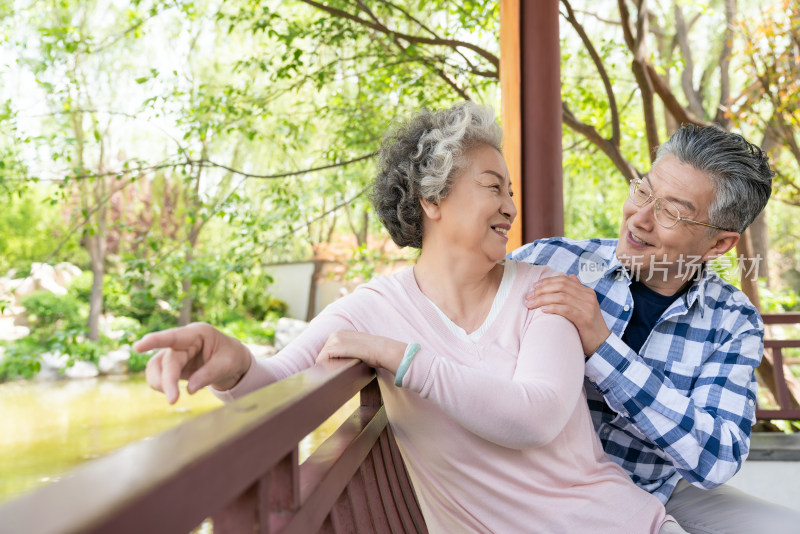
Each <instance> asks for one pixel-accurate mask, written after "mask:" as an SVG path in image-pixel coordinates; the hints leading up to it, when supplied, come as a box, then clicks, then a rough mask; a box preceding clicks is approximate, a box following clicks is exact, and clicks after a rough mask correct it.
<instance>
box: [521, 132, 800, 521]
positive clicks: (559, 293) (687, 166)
mask: <svg viewBox="0 0 800 534" xmlns="http://www.w3.org/2000/svg"><path fill="white" fill-rule="evenodd" d="M767 160H768V158H767V157H766V155H765V154H764V153H763V152H762V151H761V149H759V148H758V147H756V146H754V145H752V144H750V143H748V142H747V141H745V140H744V139H743V138H742V137H741V136H738V135H735V134H731V133H729V132H726V131H724V130H721V129H719V128H716V127H712V126H708V127H697V126H691V125H690V126H683V127H682V128H680V129H679V130H678V131H677V132H676V133H675V134H674V135H673V136H672V137H671V138H670V139H669V141H667V142H666V143H665V144H664V145H662V146H661V147H660V148H659V150H658V154H657V158H656V161H655V163H654V164H653V166H652V168H651V170H650V172H649V173H648V174H647V175H646V176H645V177H644V178H642V179H640V180H634V181H633V182H632V183H631V184H630V191H629V197H628V199H627V200H626V202H625V204H624V206H623V209H622V228H621V229H620V237H619V239H591V240H587V241H573V240H570V239H565V238H552V239H544V240H540V241H536V242H534V243H531V244H528V245H525V246H523V247H521V248H519V249H517V250H516V251H514V252H513V253H511V254H510V255H509V256H510V257H511V258H512V259H515V260H522V261H526V262H529V263H534V264H541V265H548V266H550V267H552V268H554V269H556V270H558V271H562V272H565V273H566V274H567V275H568V276H562V277H555V278H549V279H545V280H542V281H540V282H539V283H537V284H536V285H535V286H534V288H533V290H532V291H531V293H529V294H528V295H527V296H526V298H527V302H528V306H529V307H530V308H542V310H543V311H545V312H547V313H555V314H559V315H562V316H564V317H566V318H567V319H569V320H571V321H572V322H573V323H574V324H575V326H576V327H577V328H578V330H579V332H580V335H581V342H582V344H583V350H584V353H585V355H586V367H585V377H586V380H587V384H586V393H587V396H588V399H589V406H590V409H591V411H592V416H593V422H594V425H595V429H596V430H597V432H598V433H599V435H600V439H601V441H602V443H603V446H604V448H605V451H606V452H607V453H608V455H609V456H610V457H611V458H612V459H614V461H616V462H617V463H618V464H619V465H621V466H622V467H623V468H624V469H625V470H626V471H627V472H628V474H629V475H630V476H631V478H632V479H633V481H634V482H635V483H636V484H637V485H639V486H640V487H642V488H644V489H645V490H647V491H649V492H651V493H652V494H654V495H656V496H657V497H658V498H659V499H661V501H662V502H664V503H665V505H666V508H667V513H669V514H671V515H672V516H673V517H675V518H676V519H677V520H678V522H679V523H680V524H681V526H682V527H683V528H684V529H686V530H687V531H689V532H692V533H704V534H705V533H720V534H733V533H755V532H770V533H779V532H780V533H789V532H793V533H794V532H798V530H797V529H798V528H800V527H798V525H800V514H797V513H795V512H793V511H791V510H789V509H786V508H782V507H779V506H776V505H773V504H771V503H768V502H764V501H761V500H759V499H756V498H753V497H751V496H748V495H746V494H744V493H742V492H740V491H737V490H735V489H733V488H730V487H728V486H725V485H724V484H725V482H727V481H728V480H729V479H730V478H731V477H732V476H733V475H734V474H735V473H736V472H737V471H738V470H739V468H740V467H741V465H742V462H743V461H744V460H745V458H746V457H747V454H748V451H749V446H750V427H751V426H752V424H753V422H754V420H755V406H756V388H757V385H756V380H755V376H754V371H755V368H756V367H757V366H758V364H759V362H760V360H761V355H762V352H763V323H762V321H761V318H760V316H759V314H758V312H757V311H756V309H755V308H754V307H753V305H752V304H751V303H750V301H749V300H748V299H747V297H746V296H745V295H744V294H743V293H742V292H741V291H739V290H738V289H736V288H735V287H733V286H732V285H730V284H728V283H726V282H724V281H722V280H721V279H720V278H719V277H718V276H717V275H716V273H715V272H714V271H713V270H711V269H710V268H708V267H707V265H706V262H708V261H710V260H713V259H715V258H718V257H719V256H721V255H723V254H725V253H726V252H727V251H729V250H731V249H732V248H733V247H734V246H735V245H736V243H737V241H738V240H739V237H740V235H741V233H742V232H744V230H745V229H746V228H747V227H748V226H749V225H750V223H752V222H753V220H754V219H755V218H756V216H757V215H758V214H759V213H760V212H761V210H762V209H763V208H764V206H765V205H766V203H767V200H768V199H769V196H770V192H771V184H772V177H773V175H774V172H773V171H772V170H771V169H770V166H769V164H768V162H767Z"/></svg>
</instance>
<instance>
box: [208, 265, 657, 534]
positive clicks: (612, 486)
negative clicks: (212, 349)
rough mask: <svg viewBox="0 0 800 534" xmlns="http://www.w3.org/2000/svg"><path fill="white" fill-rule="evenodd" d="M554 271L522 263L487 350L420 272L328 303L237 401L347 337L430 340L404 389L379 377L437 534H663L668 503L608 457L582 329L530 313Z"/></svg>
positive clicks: (259, 368)
mask: <svg viewBox="0 0 800 534" xmlns="http://www.w3.org/2000/svg"><path fill="white" fill-rule="evenodd" d="M552 273H553V271H549V270H548V269H547V268H546V267H537V266H531V265H528V264H526V263H518V264H517V275H516V278H515V279H514V280H513V285H512V286H511V292H510V294H509V297H508V300H507V302H506V305H505V306H503V307H502V308H501V309H500V311H499V313H498V315H497V316H496V317H495V319H494V321H493V322H491V324H489V325H488V329H487V330H486V331H485V332H484V333H483V335H481V336H480V338H479V339H478V340H477V341H470V340H467V339H465V338H463V337H460V336H457V335H455V334H454V333H453V332H452V331H451V329H450V328H449V327H448V326H447V325H446V323H445V321H444V320H443V319H442V317H441V316H440V314H439V312H438V311H437V309H436V308H435V306H434V305H433V304H432V303H431V302H430V301H429V300H428V299H427V298H426V297H425V295H424V294H423V293H422V292H421V291H420V289H419V287H418V286H417V283H416V280H415V279H414V274H413V270H412V269H410V268H409V269H406V270H403V271H401V272H399V273H397V274H395V275H393V276H390V277H382V278H378V279H376V280H373V281H372V282H370V283H369V284H366V285H364V286H361V287H360V288H359V289H358V290H356V291H355V292H353V294H351V295H349V296H347V297H345V298H342V299H340V300H338V301H336V302H335V303H333V304H331V305H330V306H328V307H327V308H326V309H325V310H324V311H323V312H322V313H321V314H320V315H319V316H318V317H317V318H316V319H314V321H312V322H311V324H310V325H309V327H308V329H307V330H306V331H305V332H304V333H303V334H302V335H301V336H300V337H299V338H297V339H296V340H295V341H294V342H292V343H291V344H290V345H289V346H288V347H286V348H285V349H284V350H283V351H281V352H280V353H279V354H278V355H276V356H274V357H272V358H269V359H267V360H261V361H254V362H253V365H252V366H251V368H250V370H249V371H248V373H247V374H246V375H245V376H244V377H243V378H242V380H241V381H240V382H239V384H237V386H236V387H235V388H233V389H232V390H230V391H228V392H223V393H219V396H220V397H222V398H223V399H232V398H236V397H239V396H241V395H244V394H245V393H248V392H250V391H253V390H255V389H257V388H259V387H262V386H265V385H267V384H270V383H272V382H275V381H277V380H280V379H282V378H285V377H287V376H289V375H291V374H293V373H297V372H299V371H301V370H303V369H305V368H308V367H310V366H312V365H314V362H315V359H316V356H317V354H318V352H319V350H320V349H321V348H322V346H323V344H324V343H325V341H326V339H327V337H328V335H329V334H330V333H331V332H332V331H334V330H356V331H359V332H368V333H371V334H377V335H381V336H386V337H390V338H393V339H396V340H399V341H403V342H408V343H412V342H417V343H419V344H420V345H421V346H422V348H421V350H420V351H419V352H418V353H417V355H416V357H415V358H414V360H413V362H412V364H411V366H410V367H409V369H408V372H407V374H406V375H405V378H404V381H403V387H402V388H399V387H397V386H395V385H394V376H393V375H392V374H391V373H389V372H388V371H386V370H383V369H381V370H379V371H378V379H379V383H380V388H381V393H382V395H383V399H384V403H385V406H386V411H387V415H388V418H389V422H390V424H391V426H392V429H393V431H394V433H395V436H396V437H397V441H398V446H399V448H400V451H401V453H402V455H403V459H404V461H405V463H406V467H407V469H408V472H409V475H410V477H411V480H412V482H413V485H414V490H415V492H416V494H417V497H418V499H419V502H420V506H421V508H422V512H423V514H424V516H425V521H426V523H427V525H428V528H429V529H430V531H431V532H433V533H437V532H494V533H518V532H542V533H548V534H554V533H569V534H574V533H575V532H588V531H591V532H592V533H594V534H601V533H609V534H620V533H631V534H639V533H656V532H658V530H659V528H660V526H661V525H662V524H663V522H664V521H665V512H664V508H663V506H662V505H661V503H660V502H659V501H658V499H656V498H655V497H653V496H651V495H650V494H648V493H647V492H645V491H643V490H641V489H639V488H637V487H636V486H635V485H634V484H633V483H632V482H631V481H630V479H629V478H628V476H627V475H626V474H625V473H624V472H623V471H622V469H621V468H620V467H619V466H617V465H616V464H614V463H613V462H612V461H611V460H610V459H609V458H608V457H607V456H606V455H605V453H604V452H603V450H602V447H601V445H600V441H599V439H598V437H597V435H596V434H595V432H594V427H593V426H592V422H591V420H590V416H589V410H588V407H587V405H586V398H585V395H584V392H583V365H584V360H583V352H582V349H581V345H580V340H579V338H578V334H577V331H576V329H575V327H574V326H573V325H572V323H570V322H569V321H567V320H566V319H564V318H562V317H560V316H557V315H548V314H545V313H542V312H540V311H536V312H531V311H529V310H528V309H527V308H526V307H525V305H524V302H523V297H522V295H524V293H525V292H526V290H528V289H529V288H530V287H531V286H532V285H533V283H534V282H535V281H536V280H538V279H539V278H540V277H542V276H549V275H550V274H552Z"/></svg>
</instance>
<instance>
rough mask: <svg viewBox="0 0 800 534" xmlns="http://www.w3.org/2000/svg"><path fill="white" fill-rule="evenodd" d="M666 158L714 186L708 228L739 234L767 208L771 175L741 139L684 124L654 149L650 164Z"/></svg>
mask: <svg viewBox="0 0 800 534" xmlns="http://www.w3.org/2000/svg"><path fill="white" fill-rule="evenodd" d="M670 154H671V155H673V156H675V157H676V158H678V159H679V160H680V161H681V162H682V163H685V164H687V165H691V166H692V167H694V168H695V169H697V170H698V171H701V172H703V173H705V174H707V175H708V177H709V178H710V179H711V182H712V183H713V184H714V201H713V202H712V203H711V206H709V208H708V217H709V220H710V222H711V224H713V225H715V226H719V227H720V228H725V229H726V230H731V231H734V232H739V233H740V234H741V233H742V232H744V231H745V230H746V229H747V227H748V226H750V224H751V223H752V222H753V221H754V220H755V218H756V217H757V216H758V214H759V213H761V210H763V209H764V206H766V205H767V201H768V200H769V197H770V194H771V193H772V178H773V177H774V176H775V172H774V171H773V170H772V169H771V168H770V166H769V157H767V155H766V153H765V152H764V151H763V150H761V149H760V148H759V147H758V146H756V145H754V144H752V143H748V142H747V141H746V140H745V139H744V137H742V136H741V135H737V134H734V133H731V132H728V131H725V130H723V129H722V128H719V127H717V126H697V125H694V124H684V125H682V126H681V127H680V128H679V129H678V131H676V132H675V133H674V134H672V137H670V138H669V140H668V141H667V142H666V143H664V144H663V145H661V146H660V147H658V152H657V153H656V161H655V162H654V164H655V163H658V161H659V160H660V159H661V158H663V157H664V156H667V155H670Z"/></svg>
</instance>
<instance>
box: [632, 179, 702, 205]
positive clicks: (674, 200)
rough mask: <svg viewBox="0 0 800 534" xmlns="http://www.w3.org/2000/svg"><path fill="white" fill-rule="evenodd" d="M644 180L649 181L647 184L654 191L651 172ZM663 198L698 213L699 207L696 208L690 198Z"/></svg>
mask: <svg viewBox="0 0 800 534" xmlns="http://www.w3.org/2000/svg"><path fill="white" fill-rule="evenodd" d="M642 180H646V181H647V185H648V186H649V187H650V191H653V184H652V183H651V182H650V174H649V173H648V174H645V175H644V177H643V178H642ZM654 196H655V195H654ZM662 198H664V200H669V201H670V202H672V203H673V204H680V205H681V206H683V207H684V208H686V209H687V210H689V211H690V212H692V214H695V213H697V208H695V207H694V204H692V203H691V202H690V201H688V200H684V199H682V198H676V197H662Z"/></svg>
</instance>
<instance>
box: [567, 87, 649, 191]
mask: <svg viewBox="0 0 800 534" xmlns="http://www.w3.org/2000/svg"><path fill="white" fill-rule="evenodd" d="M561 116H562V120H563V121H564V124H566V125H567V126H569V127H570V128H572V129H573V130H575V131H576V132H578V133H579V134H581V135H583V136H584V137H586V139H588V140H589V141H590V142H591V143H592V144H593V145H595V146H596V147H597V148H599V149H600V150H602V151H603V153H604V154H605V155H606V156H608V158H609V159H610V160H611V162H612V163H614V166H615V167H616V168H617V169H619V171H620V172H621V173H622V175H623V176H624V177H625V179H626V180H627V181H628V182H630V181H631V180H635V179H636V178H640V177H641V176H642V173H640V172H639V171H638V170H637V169H636V167H634V166H633V165H632V164H631V163H630V162H629V161H628V160H627V159H625V156H623V155H622V151H621V150H620V148H619V146H618V145H615V144H614V143H613V142H611V140H609V139H606V138H604V137H603V136H602V135H600V134H599V133H598V132H597V130H595V128H594V127H593V126H591V125H589V124H586V123H583V122H581V121H579V120H578V118H577V117H575V115H574V114H573V113H572V111H570V109H569V106H567V104H566V103H565V102H562V103H561Z"/></svg>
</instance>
